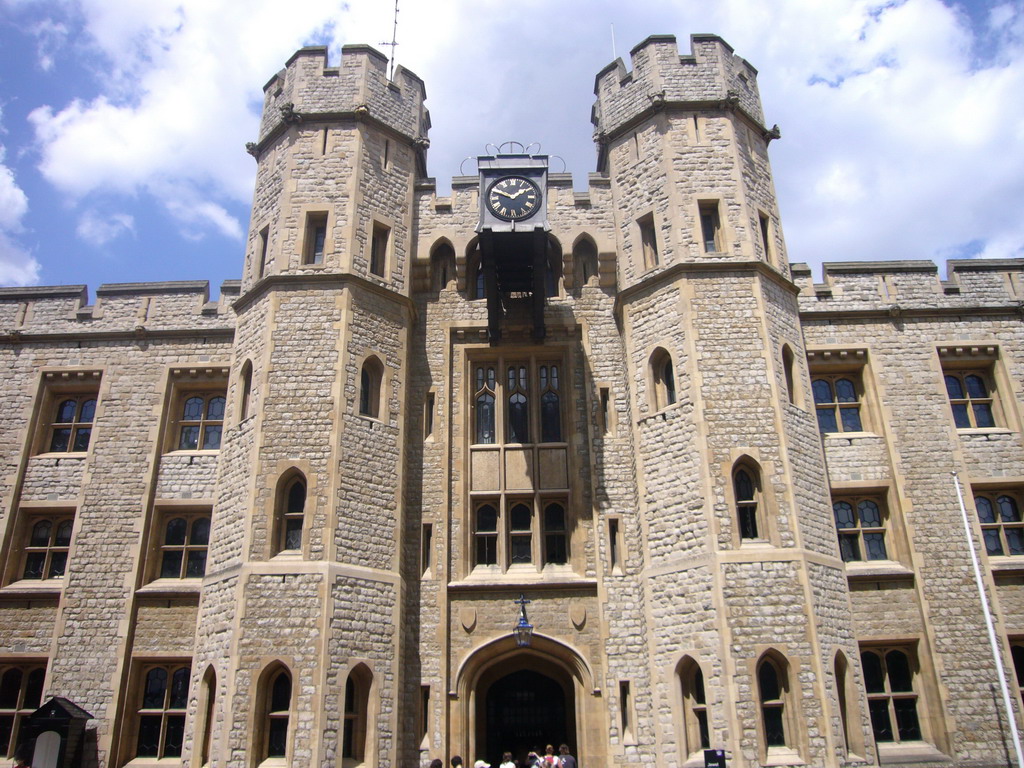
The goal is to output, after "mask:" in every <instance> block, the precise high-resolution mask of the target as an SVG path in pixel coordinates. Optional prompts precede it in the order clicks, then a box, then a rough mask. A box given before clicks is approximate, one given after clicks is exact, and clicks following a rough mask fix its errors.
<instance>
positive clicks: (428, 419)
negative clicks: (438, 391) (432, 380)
mask: <svg viewBox="0 0 1024 768" xmlns="http://www.w3.org/2000/svg"><path fill="white" fill-rule="evenodd" d="M433 435H434V393H433V392H427V401H426V402H425V403H424V404H423V437H425V438H429V437H433Z"/></svg>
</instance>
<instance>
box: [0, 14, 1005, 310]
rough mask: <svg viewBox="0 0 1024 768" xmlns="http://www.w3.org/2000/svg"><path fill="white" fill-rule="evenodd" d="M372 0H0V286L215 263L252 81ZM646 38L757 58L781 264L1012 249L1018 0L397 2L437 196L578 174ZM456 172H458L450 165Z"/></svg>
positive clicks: (215, 274) (237, 214)
mask: <svg viewBox="0 0 1024 768" xmlns="http://www.w3.org/2000/svg"><path fill="white" fill-rule="evenodd" d="M393 8H394V6H393V3H392V2H391V0H377V1H376V2H368V1H366V0H349V2H341V1H340V0H289V1H288V2H281V1H280V0H246V2H244V3H243V2H241V0H146V1H145V2H139V0H0V285H34V284H41V285H56V284H76V283H86V284H88V285H89V286H90V289H91V291H94V290H95V288H96V287H98V286H99V285H100V284H102V283H113V282H134V281H144V280H186V279H187V280H209V281H210V282H211V286H212V290H213V293H214V294H215V293H216V291H217V286H219V284H220V282H221V281H223V280H225V279H231V278H235V277H237V276H238V275H239V273H240V269H241V266H240V265H241V260H242V254H243V243H244V238H245V233H246V230H247V228H248V224H249V220H248V216H249V202H250V198H251V194H252V188H251V187H252V181H253V175H254V170H255V168H254V162H253V160H252V158H250V157H249V156H248V155H247V154H246V153H245V150H244V144H245V142H246V141H249V140H251V139H253V138H254V136H255V133H256V125H257V121H258V118H259V105H260V103H261V97H262V86H263V84H264V83H265V82H266V81H267V80H268V79H269V78H270V76H271V75H272V74H273V73H274V72H276V71H277V70H278V69H279V68H280V67H281V66H282V65H283V64H284V62H285V61H286V60H287V58H288V57H289V56H290V55H291V53H292V52H293V51H294V50H295V49H296V48H298V47H300V46H302V45H309V44H327V45H329V46H330V48H331V55H332V57H334V58H336V57H337V56H338V54H339V51H340V46H341V45H343V44H347V43H370V44H371V45H377V46H378V47H380V49H381V50H382V51H385V52H386V51H387V48H386V47H383V46H380V45H379V44H380V43H382V42H383V41H385V40H390V39H391V30H392V13H393ZM613 29H614V41H615V42H614V45H615V52H616V53H617V54H618V55H619V56H622V57H623V58H625V59H626V60H627V66H628V53H629V49H630V48H631V47H632V46H633V45H635V44H636V43H638V42H639V41H641V40H642V39H644V38H645V37H646V36H647V35H650V34H655V33H658V34H660V33H671V34H675V35H676V36H677V37H678V38H679V42H680V48H681V52H683V53H685V52H687V49H688V46H689V40H688V38H689V35H690V34H691V33H694V32H715V33H717V34H719V35H721V36H722V37H724V38H725V39H726V40H727V41H728V42H729V43H730V44H731V45H732V46H733V47H734V48H735V49H736V52H737V53H738V54H739V55H741V56H743V57H745V58H746V59H748V60H749V61H750V62H751V63H752V64H753V65H754V66H755V67H757V68H758V70H759V72H760V75H759V85H760V88H761V95H762V99H763V101H764V105H765V114H766V119H767V122H768V123H769V124H772V123H778V124H779V125H780V127H781V129H782V139H781V140H780V141H777V142H774V143H773V144H772V148H771V156H772V165H773V170H774V173H775V182H776V190H777V192H778V195H779V201H780V207H781V211H782V219H783V225H784V232H785V237H786V241H787V245H788V250H789V257H790V260H791V261H807V262H810V263H812V264H815V265H817V264H820V263H821V262H822V261H848V260H872V259H927V258H931V259H936V260H940V261H941V260H944V259H946V258H963V257H1021V256H1024V215H1022V212H1024V96H1022V94H1024V2H1022V0H1014V2H1000V1H999V0H995V1H992V2H982V1H981V0H975V1H974V2H969V3H967V2H963V3H958V2H953V1H952V0H947V1H946V2H942V1H940V0H903V1H902V2H900V1H897V0H890V1H889V2H879V1H877V0H875V1H872V0H777V2H772V3H766V2H763V0H760V1H758V2H753V1H752V0H717V1H716V2H713V3H709V2H707V1H706V0H670V1H669V0H663V1H658V2H655V1H654V0H637V1H635V2H633V3H631V4H630V7H629V9H628V10H627V9H625V3H623V2H621V0H619V1H617V2H611V1H610V0H563V1H561V2H555V1H554V0H547V1H545V0H519V1H518V2H516V3H508V2H504V1H502V0H400V13H399V27H398V42H399V46H398V48H397V61H398V62H399V63H401V64H403V65H404V66H406V67H407V68H409V69H411V70H413V71H414V72H416V73H417V74H418V75H420V76H421V77H422V78H423V79H424V80H425V81H426V86H427V95H428V100H427V105H428V107H429V108H430V111H431V118H432V122H433V129H432V131H431V136H430V138H431V149H430V155H429V158H428V165H429V172H430V174H431V175H432V176H435V177H437V179H438V184H439V187H441V189H445V188H447V186H448V183H449V180H450V178H451V177H452V176H453V175H457V174H458V173H459V165H460V162H461V161H462V159H463V158H465V157H467V156H474V155H477V154H480V153H482V152H483V151H484V147H485V145H486V143H487V142H500V141H503V140H507V139H516V140H520V141H523V142H533V141H538V142H540V143H541V145H542V147H543V151H545V152H547V153H549V154H552V155H558V156H560V157H562V158H563V159H564V160H565V162H566V165H567V169H568V170H569V171H571V172H572V173H573V174H574V176H575V177H576V184H577V186H580V185H581V184H583V183H584V179H585V175H586V173H587V172H589V171H592V170H594V163H595V152H594V146H593V142H592V138H591V133H592V127H591V125H590V122H589V114H590V106H591V104H592V103H593V82H594V75H595V74H596V72H597V71H598V70H599V69H601V68H602V67H603V66H605V65H606V64H607V63H609V62H610V61H611V60H612V58H613V32H612V30H613ZM467 167H468V165H467Z"/></svg>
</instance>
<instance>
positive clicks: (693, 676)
mask: <svg viewBox="0 0 1024 768" xmlns="http://www.w3.org/2000/svg"><path fill="white" fill-rule="evenodd" d="M679 686H680V691H681V693H682V697H683V727H684V732H683V739H682V741H683V743H684V744H685V748H684V749H683V757H684V758H685V757H686V756H687V755H692V754H694V753H695V752H700V750H702V749H710V748H711V734H710V731H709V730H708V702H707V695H706V694H705V693H704V672H703V671H702V670H701V668H700V665H699V664H698V663H697V662H696V661H694V660H693V659H691V658H686V659H684V660H683V662H682V663H681V664H680V665H679Z"/></svg>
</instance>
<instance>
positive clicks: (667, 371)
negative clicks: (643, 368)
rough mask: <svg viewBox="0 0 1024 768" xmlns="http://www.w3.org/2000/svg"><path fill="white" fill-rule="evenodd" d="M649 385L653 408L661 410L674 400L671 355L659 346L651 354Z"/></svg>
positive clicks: (673, 371)
mask: <svg viewBox="0 0 1024 768" xmlns="http://www.w3.org/2000/svg"><path fill="white" fill-rule="evenodd" d="M650 367H651V385H652V389H653V392H652V394H653V396H654V397H653V400H654V403H653V405H654V408H655V410H659V411H660V410H662V409H663V408H667V407H668V406H670V405H672V404H673V403H675V402H676V374H675V369H674V368H673V367H672V356H671V355H670V354H669V353H668V352H667V351H666V350H664V349H662V348H661V347H659V348H658V349H656V350H654V352H653V353H652V354H651V361H650Z"/></svg>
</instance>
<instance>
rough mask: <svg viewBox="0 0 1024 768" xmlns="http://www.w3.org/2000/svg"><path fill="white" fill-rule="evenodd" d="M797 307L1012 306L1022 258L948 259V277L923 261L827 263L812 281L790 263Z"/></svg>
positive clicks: (1023, 282) (1017, 297) (1020, 291)
mask: <svg viewBox="0 0 1024 768" xmlns="http://www.w3.org/2000/svg"><path fill="white" fill-rule="evenodd" d="M792 272H793V281H794V282H795V283H796V285H797V286H798V287H799V288H800V309H801V311H804V312H822V311H836V312H849V311H886V312H889V313H890V314H893V315H899V314H900V313H902V312H903V311H905V310H908V309H909V310H919V309H924V310H927V309H964V310H968V309H971V308H976V307H983V306H984V307H991V306H993V305H995V306H999V305H1007V304H1018V303H1020V302H1021V301H1022V300H1024V259H954V260H950V261H948V262H946V273H947V275H948V279H946V280H942V279H941V277H940V275H939V267H938V266H937V265H936V264H935V262H933V261H929V260H924V259H922V260H907V261H858V262H829V263H825V264H823V265H822V281H821V282H820V283H816V282H814V279H813V276H812V274H811V269H810V267H809V266H808V265H807V264H802V263H801V264H793V265H792Z"/></svg>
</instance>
